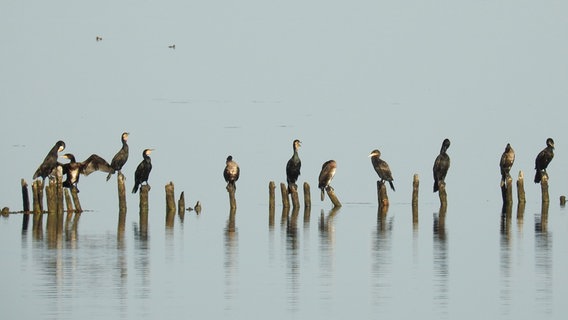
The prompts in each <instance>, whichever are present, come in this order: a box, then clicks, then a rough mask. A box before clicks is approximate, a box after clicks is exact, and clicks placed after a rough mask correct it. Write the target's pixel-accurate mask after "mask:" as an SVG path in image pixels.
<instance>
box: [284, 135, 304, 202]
mask: <svg viewBox="0 0 568 320" xmlns="http://www.w3.org/2000/svg"><path fill="white" fill-rule="evenodd" d="M301 144H302V142H300V140H298V139H296V140H294V142H293V143H292V148H293V149H294V154H293V155H292V158H290V160H288V163H287V164H286V181H287V182H288V192H292V188H294V189H298V186H296V180H298V176H299V175H300V168H301V167H302V161H300V157H299V156H298V149H299V148H300V146H301Z"/></svg>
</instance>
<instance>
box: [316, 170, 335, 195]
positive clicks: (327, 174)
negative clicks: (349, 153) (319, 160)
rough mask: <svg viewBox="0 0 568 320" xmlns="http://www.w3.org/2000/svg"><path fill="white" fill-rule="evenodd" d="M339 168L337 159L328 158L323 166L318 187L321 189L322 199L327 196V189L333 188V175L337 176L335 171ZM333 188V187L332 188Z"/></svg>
mask: <svg viewBox="0 0 568 320" xmlns="http://www.w3.org/2000/svg"><path fill="white" fill-rule="evenodd" d="M336 169H337V163H335V160H328V161H326V162H324V163H323V165H322V166H321V171H320V174H319V178H318V188H320V189H321V201H323V199H324V198H325V189H327V188H331V186H330V185H329V184H330V183H331V180H332V179H333V176H335V171H336ZM331 189H332V190H333V188H331Z"/></svg>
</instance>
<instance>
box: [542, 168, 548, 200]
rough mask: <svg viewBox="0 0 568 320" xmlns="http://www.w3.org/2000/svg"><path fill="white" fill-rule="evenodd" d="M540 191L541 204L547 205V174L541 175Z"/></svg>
mask: <svg viewBox="0 0 568 320" xmlns="http://www.w3.org/2000/svg"><path fill="white" fill-rule="evenodd" d="M540 189H541V191H542V202H543V203H545V202H546V203H548V202H549V197H548V175H547V174H543V175H542V180H541V181H540Z"/></svg>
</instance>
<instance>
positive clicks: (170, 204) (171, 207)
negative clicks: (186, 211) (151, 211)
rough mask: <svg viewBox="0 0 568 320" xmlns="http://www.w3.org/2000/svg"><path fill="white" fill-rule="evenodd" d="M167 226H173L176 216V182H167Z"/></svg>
mask: <svg viewBox="0 0 568 320" xmlns="http://www.w3.org/2000/svg"><path fill="white" fill-rule="evenodd" d="M165 190H166V228H173V227H174V221H175V216H176V202H175V195H174V183H173V182H171V181H170V183H168V184H166V186H165Z"/></svg>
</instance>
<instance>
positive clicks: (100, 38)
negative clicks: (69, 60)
mask: <svg viewBox="0 0 568 320" xmlns="http://www.w3.org/2000/svg"><path fill="white" fill-rule="evenodd" d="M95 39H96V40H97V42H99V41H103V37H100V36H97V37H96V38H95Z"/></svg>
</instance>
